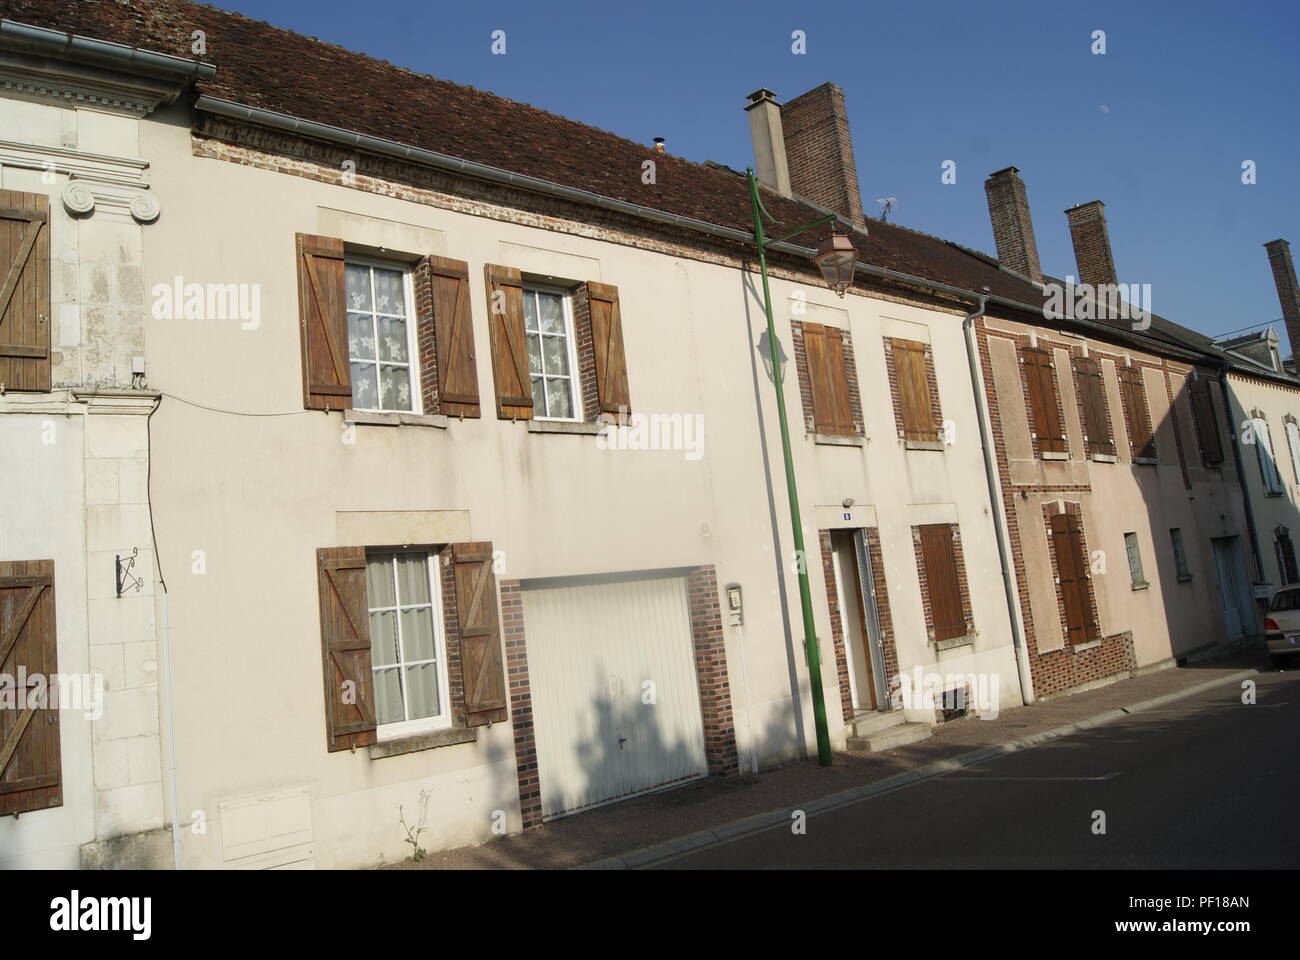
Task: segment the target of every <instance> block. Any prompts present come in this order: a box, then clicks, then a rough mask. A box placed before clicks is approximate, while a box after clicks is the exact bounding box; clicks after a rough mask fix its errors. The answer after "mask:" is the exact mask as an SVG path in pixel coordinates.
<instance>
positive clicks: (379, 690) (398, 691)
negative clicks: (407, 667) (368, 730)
mask: <svg viewBox="0 0 1300 960" xmlns="http://www.w3.org/2000/svg"><path fill="white" fill-rule="evenodd" d="M401 684H402V680H401V677H399V676H398V670H397V668H396V667H394V668H392V669H390V670H376V671H375V720H376V721H378V722H379V723H400V722H401V721H403V720H405V719H406V715H405V714H404V713H403V712H402V686H401Z"/></svg>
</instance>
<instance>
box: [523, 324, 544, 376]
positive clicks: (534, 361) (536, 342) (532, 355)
mask: <svg viewBox="0 0 1300 960" xmlns="http://www.w3.org/2000/svg"><path fill="white" fill-rule="evenodd" d="M525 339H527V340H528V372H529V373H541V372H542V344H541V339H542V338H541V337H539V336H538V335H537V334H535V333H530V334H528V335H527V336H526V338H525Z"/></svg>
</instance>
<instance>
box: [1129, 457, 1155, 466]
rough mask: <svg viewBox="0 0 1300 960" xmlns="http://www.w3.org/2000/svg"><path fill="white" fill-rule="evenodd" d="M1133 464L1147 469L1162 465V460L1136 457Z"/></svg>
mask: <svg viewBox="0 0 1300 960" xmlns="http://www.w3.org/2000/svg"><path fill="white" fill-rule="evenodd" d="M1133 462H1134V463H1137V464H1141V465H1142V466H1146V467H1155V466H1159V464H1160V460H1159V459H1158V458H1156V457H1134V458H1133Z"/></svg>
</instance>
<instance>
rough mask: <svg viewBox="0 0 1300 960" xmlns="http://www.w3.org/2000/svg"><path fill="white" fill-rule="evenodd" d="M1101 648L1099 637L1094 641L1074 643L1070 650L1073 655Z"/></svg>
mask: <svg viewBox="0 0 1300 960" xmlns="http://www.w3.org/2000/svg"><path fill="white" fill-rule="evenodd" d="M1100 646H1101V637H1098V638H1097V639H1096V640H1089V641H1088V642H1087V643H1076V644H1075V645H1074V646H1073V647H1071V648H1070V650H1071V651H1072V652H1074V653H1083V651H1085V650H1093V649H1095V648H1097V647H1100Z"/></svg>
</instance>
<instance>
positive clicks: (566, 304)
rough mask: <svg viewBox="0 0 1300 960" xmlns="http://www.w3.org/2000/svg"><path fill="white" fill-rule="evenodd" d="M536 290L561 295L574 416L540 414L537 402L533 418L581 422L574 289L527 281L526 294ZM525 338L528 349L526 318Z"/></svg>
mask: <svg viewBox="0 0 1300 960" xmlns="http://www.w3.org/2000/svg"><path fill="white" fill-rule="evenodd" d="M534 291H535V292H537V293H549V294H555V295H557V296H559V298H560V303H561V304H562V305H563V309H564V337H565V340H566V341H567V342H568V354H569V405H570V407H572V409H573V416H571V417H549V416H545V415H542V416H539V415H538V413H537V409H536V404H535V403H534V405H533V406H534V409H533V419H534V420H554V421H557V422H560V423H581V422H582V388H581V386H580V384H579V379H580V378H579V375H578V336H577V331H576V330H575V329H574V324H573V291H572V290H567V289H565V288H564V287H554V286H549V285H547V284H544V283H529V282H527V281H525V282H524V296H525V297H527V296H528V294H529V293H530V292H534ZM524 316H525V318H527V316H528V314H527V313H525V314H524ZM539 316H540V314H539ZM539 336H541V337H545V336H546V334H539ZM524 340H525V344H524V349H525V350H527V342H526V341H527V340H528V323H527V320H526V319H525V322H524ZM532 390H533V372H532V370H529V371H528V392H529V395H530V396H531V394H532ZM543 391H545V387H543ZM543 396H545V393H544V392H543Z"/></svg>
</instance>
